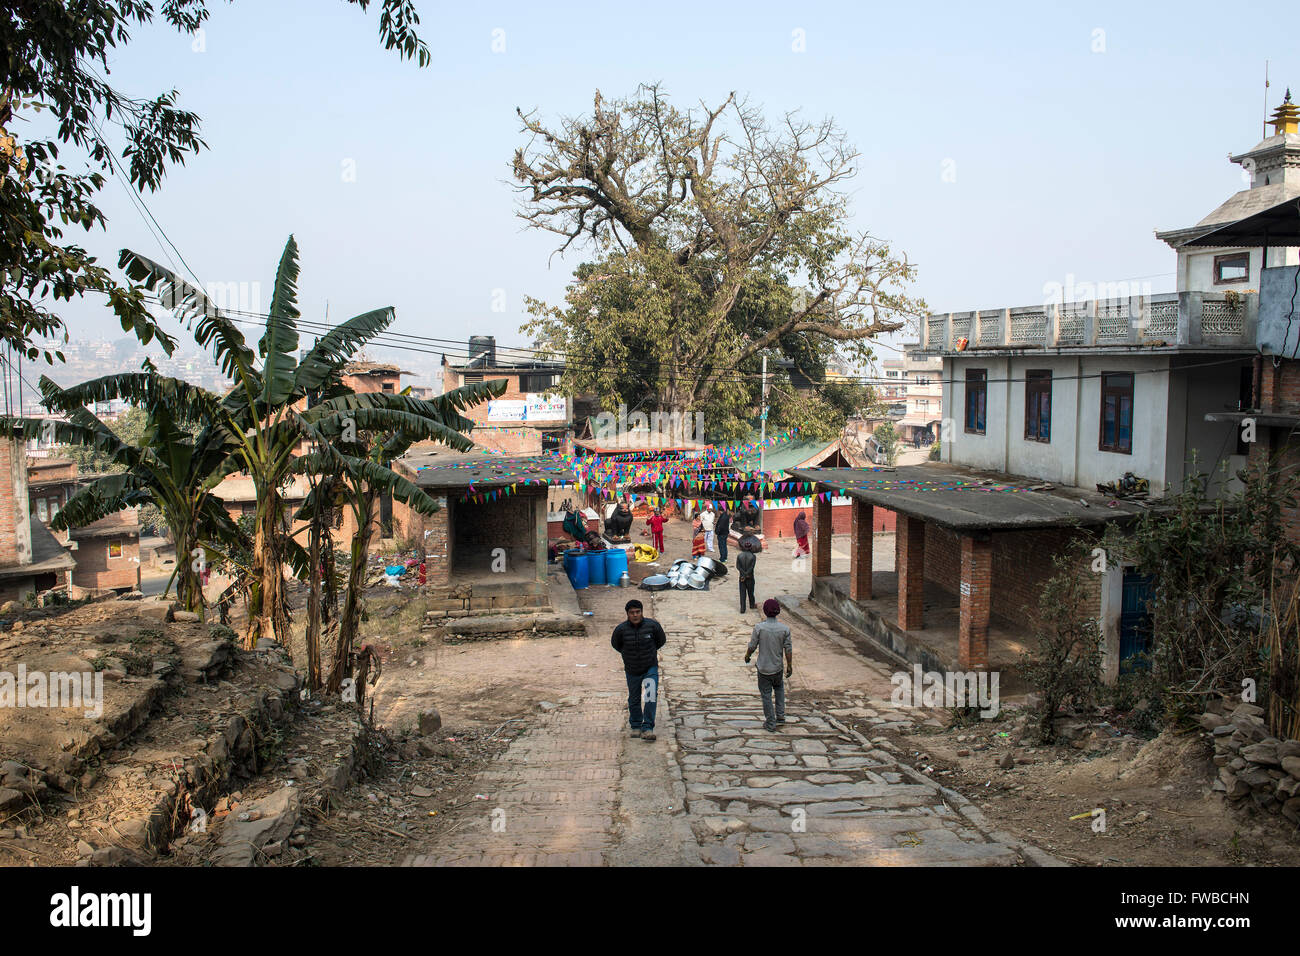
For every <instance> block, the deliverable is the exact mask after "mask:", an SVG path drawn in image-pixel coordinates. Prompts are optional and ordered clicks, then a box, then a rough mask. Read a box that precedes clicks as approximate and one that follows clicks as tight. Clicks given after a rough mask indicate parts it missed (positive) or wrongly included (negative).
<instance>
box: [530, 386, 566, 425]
mask: <svg viewBox="0 0 1300 956" xmlns="http://www.w3.org/2000/svg"><path fill="white" fill-rule="evenodd" d="M526 404H527V410H526V411H525V413H524V421H526V422H564V421H568V419H569V400H568V399H567V398H565V397H564V396H563V395H549V396H548V395H543V394H540V393H534V392H529V393H528V397H527V400H526Z"/></svg>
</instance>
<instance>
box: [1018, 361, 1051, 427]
mask: <svg viewBox="0 0 1300 956" xmlns="http://www.w3.org/2000/svg"><path fill="white" fill-rule="evenodd" d="M1025 439H1026V440H1027V441H1041V442H1050V441H1051V440H1052V373H1051V372H1048V371H1029V372H1026V373H1025Z"/></svg>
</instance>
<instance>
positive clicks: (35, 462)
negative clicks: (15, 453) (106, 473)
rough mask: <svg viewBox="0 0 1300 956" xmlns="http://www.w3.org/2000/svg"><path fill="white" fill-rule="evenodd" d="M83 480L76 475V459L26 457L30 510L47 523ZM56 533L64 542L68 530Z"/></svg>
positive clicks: (61, 508)
mask: <svg viewBox="0 0 1300 956" xmlns="http://www.w3.org/2000/svg"><path fill="white" fill-rule="evenodd" d="M80 487H81V480H80V478H79V477H78V476H77V463H76V462H75V461H73V460H71V459H70V458H29V459H28V461H27V494H28V506H29V508H30V513H31V514H33V515H35V516H36V517H37V518H39V519H40V520H41V522H42V523H44V524H45V525H47V526H48V525H49V523H50V522H51V521H52V520H54V516H55V515H57V514H58V513H59V512H60V511H62V510H63V506H64V505H66V504H67V503H68V500H69V499H70V498H71V497H72V496H73V495H75V494H76V493H77V489H78V488H80ZM55 537H57V538H59V539H60V540H62V541H63V542H64V543H65V544H66V543H67V541H68V540H69V538H68V534H67V532H66V531H65V532H61V533H60V532H55Z"/></svg>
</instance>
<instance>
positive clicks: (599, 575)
mask: <svg viewBox="0 0 1300 956" xmlns="http://www.w3.org/2000/svg"><path fill="white" fill-rule="evenodd" d="M587 579H588V580H589V581H590V582H591V583H592V584H608V583H609V582H608V581H606V580H605V552H604V551H588V552H587Z"/></svg>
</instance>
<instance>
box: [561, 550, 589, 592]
mask: <svg viewBox="0 0 1300 956" xmlns="http://www.w3.org/2000/svg"><path fill="white" fill-rule="evenodd" d="M564 572H565V574H567V575H568V576H569V583H570V584H572V585H573V590H575V591H581V590H583V589H585V588H586V587H587V552H585V551H583V550H582V549H581V548H570V549H569V550H567V551H565V552H564Z"/></svg>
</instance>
